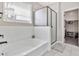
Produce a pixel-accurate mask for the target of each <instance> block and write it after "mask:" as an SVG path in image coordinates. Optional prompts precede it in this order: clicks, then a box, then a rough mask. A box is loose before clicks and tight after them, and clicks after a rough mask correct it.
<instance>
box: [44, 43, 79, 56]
mask: <svg viewBox="0 0 79 59" xmlns="http://www.w3.org/2000/svg"><path fill="white" fill-rule="evenodd" d="M44 56H79V47H77V46H74V45H70V44H66V43H64V44H62V43H56V44H55V45H54V46H53V47H52V49H51V51H47V52H46V53H45V54H44Z"/></svg>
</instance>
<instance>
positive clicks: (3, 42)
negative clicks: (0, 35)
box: [0, 41, 8, 44]
mask: <svg viewBox="0 0 79 59" xmlns="http://www.w3.org/2000/svg"><path fill="white" fill-rule="evenodd" d="M5 43H8V42H7V41H2V42H0V44H5Z"/></svg>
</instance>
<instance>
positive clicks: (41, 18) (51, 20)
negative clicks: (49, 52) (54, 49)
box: [34, 6, 57, 45]
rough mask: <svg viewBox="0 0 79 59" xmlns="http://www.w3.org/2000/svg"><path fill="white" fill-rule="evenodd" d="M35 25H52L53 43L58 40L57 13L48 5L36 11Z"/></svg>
mask: <svg viewBox="0 0 79 59" xmlns="http://www.w3.org/2000/svg"><path fill="white" fill-rule="evenodd" d="M34 14H35V15H34V26H50V27H51V45H52V44H53V43H54V42H56V41H57V13H56V12H55V11H54V10H52V9H51V8H50V7H48V6H46V7H43V8H40V9H38V10H36V11H35V12H34Z"/></svg>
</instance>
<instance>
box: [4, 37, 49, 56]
mask: <svg viewBox="0 0 79 59" xmlns="http://www.w3.org/2000/svg"><path fill="white" fill-rule="evenodd" d="M8 44H9V45H7V47H6V50H5V51H4V55H5V56H40V55H42V54H43V53H44V52H46V51H47V50H48V42H47V41H43V40H40V39H28V40H27V39H26V40H21V41H19V42H17V43H14V44H13V43H12V44H11V43H8Z"/></svg>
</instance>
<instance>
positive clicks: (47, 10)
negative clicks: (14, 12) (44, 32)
mask: <svg viewBox="0 0 79 59" xmlns="http://www.w3.org/2000/svg"><path fill="white" fill-rule="evenodd" d="M43 8H47V13H46V14H47V24H46V25H35V12H36V11H38V10H40V9H43ZM48 9H50V10H51V16H50V17H51V23H50V24H51V25H48ZM36 11H33V26H50V27H51V40H52V28H53V26H52V18H53V17H52V12H54V13H55V14H56V21H55V22H56V35H55V36H56V39H55V41H54V42H51V45H52V44H54V43H55V42H56V41H57V12H55V11H54V10H53V9H52V8H50V7H49V6H45V7H42V8H39V9H37V10H36Z"/></svg>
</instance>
